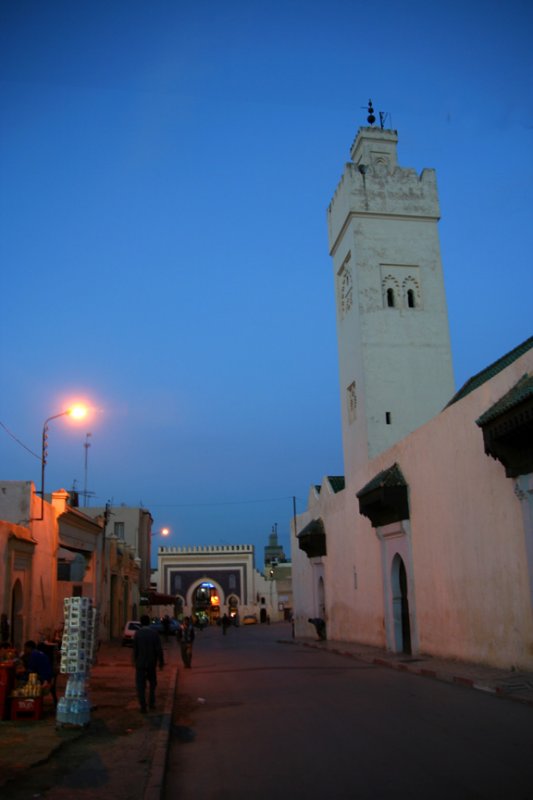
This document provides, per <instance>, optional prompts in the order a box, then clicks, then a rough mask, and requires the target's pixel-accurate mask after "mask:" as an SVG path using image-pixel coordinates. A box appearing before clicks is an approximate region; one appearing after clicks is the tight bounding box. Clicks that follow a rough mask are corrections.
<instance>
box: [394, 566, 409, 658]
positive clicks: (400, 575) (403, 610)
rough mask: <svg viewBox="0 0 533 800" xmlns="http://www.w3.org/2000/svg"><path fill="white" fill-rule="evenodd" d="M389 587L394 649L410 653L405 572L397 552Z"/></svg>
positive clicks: (398, 651)
mask: <svg viewBox="0 0 533 800" xmlns="http://www.w3.org/2000/svg"><path fill="white" fill-rule="evenodd" d="M391 587H392V612H393V622H394V640H395V645H396V648H395V649H396V652H397V653H410V652H411V623H410V620H409V598H408V591H407V572H406V569H405V564H404V563H403V559H402V557H401V556H400V555H398V553H396V555H395V556H394V558H393V561H392V573H391Z"/></svg>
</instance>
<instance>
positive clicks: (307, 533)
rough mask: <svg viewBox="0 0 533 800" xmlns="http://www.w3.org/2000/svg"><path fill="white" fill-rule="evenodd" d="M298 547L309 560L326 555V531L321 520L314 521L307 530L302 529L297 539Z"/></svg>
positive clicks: (306, 527) (307, 526) (308, 525)
mask: <svg viewBox="0 0 533 800" xmlns="http://www.w3.org/2000/svg"><path fill="white" fill-rule="evenodd" d="M296 538H297V539H298V546H299V548H300V550H303V551H304V553H305V554H306V555H307V557H308V558H320V556H325V555H327V553H326V529H325V528H324V523H323V521H322V520H321V519H320V517H319V518H318V519H313V520H311V522H309V523H308V524H307V525H306V526H305V528H302V530H301V531H300V533H299V534H298V535H297V537H296Z"/></svg>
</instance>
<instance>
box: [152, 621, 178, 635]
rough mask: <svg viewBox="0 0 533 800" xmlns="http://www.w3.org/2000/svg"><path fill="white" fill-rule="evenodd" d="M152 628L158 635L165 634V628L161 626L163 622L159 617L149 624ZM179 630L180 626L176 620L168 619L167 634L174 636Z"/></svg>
mask: <svg viewBox="0 0 533 800" xmlns="http://www.w3.org/2000/svg"><path fill="white" fill-rule="evenodd" d="M151 626H152V628H154V630H156V631H157V632H158V633H161V634H163V633H164V632H165V628H164V625H163V620H162V619H161V618H160V617H156V618H155V619H153V620H152V622H151ZM179 628H180V624H179V622H178V620H177V619H173V618H172V617H171V618H170V619H169V628H168V633H169V636H176V634H177V632H178V630H179Z"/></svg>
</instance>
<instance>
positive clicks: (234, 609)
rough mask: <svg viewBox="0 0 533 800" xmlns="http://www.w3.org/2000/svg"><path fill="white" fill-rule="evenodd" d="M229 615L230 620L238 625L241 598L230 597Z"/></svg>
mask: <svg viewBox="0 0 533 800" xmlns="http://www.w3.org/2000/svg"><path fill="white" fill-rule="evenodd" d="M228 614H229V617H230V619H231V620H233V622H234V623H235V624H236V625H237V624H238V622H239V598H238V597H236V596H235V595H234V594H231V595H230V596H229V597H228Z"/></svg>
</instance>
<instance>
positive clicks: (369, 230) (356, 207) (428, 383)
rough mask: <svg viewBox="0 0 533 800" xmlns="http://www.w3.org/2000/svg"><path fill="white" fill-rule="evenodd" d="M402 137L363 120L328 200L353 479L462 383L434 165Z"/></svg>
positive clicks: (346, 447) (344, 410)
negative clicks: (404, 161) (456, 374)
mask: <svg viewBox="0 0 533 800" xmlns="http://www.w3.org/2000/svg"><path fill="white" fill-rule="evenodd" d="M397 142H398V135H397V133H396V131H393V130H381V129H379V128H373V127H369V128H361V129H360V130H359V133H358V134H357V137H356V139H355V142H354V144H353V145H352V149H351V157H352V161H351V162H349V163H348V164H346V168H345V170H344V174H343V176H342V178H341V180H340V183H339V185H338V187H337V190H336V192H335V195H334V197H333V200H332V201H331V204H330V206H329V209H328V229H329V244H330V253H331V255H332V257H333V263H334V270H335V286H336V299H337V335H338V347H339V373H340V388H341V405H342V431H343V447H344V463H345V473H346V478H347V479H349V476H351V475H353V473H354V471H355V470H357V469H358V467H359V466H361V465H362V464H364V463H366V461H367V460H368V459H369V458H373V457H374V456H376V455H377V454H378V453H380V452H382V451H383V450H385V449H387V448H388V447H390V446H391V445H392V444H394V442H396V441H398V440H399V439H401V438H403V437H404V436H406V435H407V434H408V433H410V432H411V431H413V430H414V429H415V428H418V427H419V426H420V425H422V424H423V423H424V422H427V421H428V420H429V419H431V417H433V416H435V414H437V413H438V412H439V411H441V410H442V408H443V407H444V406H445V405H446V403H447V401H448V400H449V399H450V398H451V396H452V395H453V393H454V381H453V371H452V361H451V352H450V340H449V331H448V315H447V310H446V297H445V293H444V282H443V276H442V264H441V258H440V246H439V237H438V230H437V223H438V220H439V201H438V195H437V184H436V178H435V171H434V170H430V169H425V170H423V171H422V173H421V174H420V175H418V174H417V173H416V171H415V170H414V169H406V168H404V167H399V166H398V164H397V155H396V145H397Z"/></svg>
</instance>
